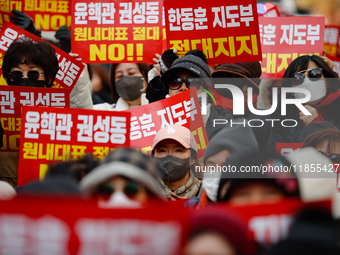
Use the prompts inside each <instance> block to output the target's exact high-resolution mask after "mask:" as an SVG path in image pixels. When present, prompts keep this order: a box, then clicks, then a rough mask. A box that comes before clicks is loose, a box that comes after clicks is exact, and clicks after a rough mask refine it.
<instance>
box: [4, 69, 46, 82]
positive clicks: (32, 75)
mask: <svg viewBox="0 0 340 255" xmlns="http://www.w3.org/2000/svg"><path fill="white" fill-rule="evenodd" d="M40 74H44V73H42V72H39V71H37V70H29V71H28V72H27V77H28V79H30V80H33V81H36V80H38V79H39V76H40ZM9 77H10V78H11V79H12V80H13V81H20V80H22V78H23V77H24V74H23V73H22V72H21V71H19V70H17V71H12V72H10V73H9Z"/></svg>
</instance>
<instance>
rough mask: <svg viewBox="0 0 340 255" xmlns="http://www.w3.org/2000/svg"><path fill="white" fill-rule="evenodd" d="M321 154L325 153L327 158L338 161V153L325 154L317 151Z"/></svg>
mask: <svg viewBox="0 0 340 255" xmlns="http://www.w3.org/2000/svg"><path fill="white" fill-rule="evenodd" d="M319 152H320V153H321V154H322V155H325V156H326V157H327V158H329V159H330V160H331V161H332V162H333V163H340V154H331V155H327V154H326V153H324V152H322V151H319Z"/></svg>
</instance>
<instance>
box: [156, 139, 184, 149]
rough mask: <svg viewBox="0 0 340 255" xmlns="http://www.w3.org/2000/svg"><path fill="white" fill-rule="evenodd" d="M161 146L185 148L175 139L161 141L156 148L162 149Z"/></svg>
mask: <svg viewBox="0 0 340 255" xmlns="http://www.w3.org/2000/svg"><path fill="white" fill-rule="evenodd" d="M160 146H165V147H168V146H180V147H183V145H182V144H180V143H179V142H177V141H176V140H173V139H165V140H163V141H160V142H159V143H158V144H157V146H156V148H157V147H160ZM183 148H184V147H183Z"/></svg>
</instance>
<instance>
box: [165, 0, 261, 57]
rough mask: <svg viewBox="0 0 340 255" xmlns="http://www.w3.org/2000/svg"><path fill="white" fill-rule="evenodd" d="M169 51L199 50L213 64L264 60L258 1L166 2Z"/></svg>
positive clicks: (169, 0) (192, 0) (181, 52)
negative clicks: (174, 49)
mask: <svg viewBox="0 0 340 255" xmlns="http://www.w3.org/2000/svg"><path fill="white" fill-rule="evenodd" d="M164 8H165V17H166V26H167V27H166V32H167V41H168V46H169V48H176V49H177V50H178V54H179V55H184V54H185V53H186V52H187V51H189V50H192V49H199V50H201V51H203V52H204V54H205V55H206V56H207V59H208V63H209V64H221V63H235V62H250V61H259V60H261V59H262V55H261V47H260V38H259V28H258V18H257V9H256V1H255V0H240V1H237V3H236V2H235V3H231V2H226V1H223V0H217V1H204V0H198V1H197V0H195V1H194V0H189V1H176V0H166V1H164Z"/></svg>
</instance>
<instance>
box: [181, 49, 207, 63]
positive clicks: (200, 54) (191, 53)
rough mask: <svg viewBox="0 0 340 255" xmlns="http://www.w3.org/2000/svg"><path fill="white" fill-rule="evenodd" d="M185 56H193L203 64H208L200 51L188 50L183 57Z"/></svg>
mask: <svg viewBox="0 0 340 255" xmlns="http://www.w3.org/2000/svg"><path fill="white" fill-rule="evenodd" d="M187 55H194V56H196V57H199V58H200V59H202V60H203V61H204V63H206V64H208V61H207V56H206V55H205V54H204V53H203V51H200V50H189V51H188V52H187V53H185V56H187Z"/></svg>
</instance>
